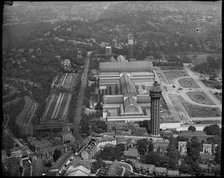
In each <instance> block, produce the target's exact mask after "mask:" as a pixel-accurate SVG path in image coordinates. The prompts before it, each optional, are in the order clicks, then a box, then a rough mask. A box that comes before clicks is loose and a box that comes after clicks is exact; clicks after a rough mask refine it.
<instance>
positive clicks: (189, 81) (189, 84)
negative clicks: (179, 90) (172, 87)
mask: <svg viewBox="0 0 224 178" xmlns="http://www.w3.org/2000/svg"><path fill="white" fill-rule="evenodd" d="M178 82H179V84H180V85H181V87H184V88H200V87H199V86H198V84H197V83H196V82H195V81H194V79H193V78H182V79H180V80H178Z"/></svg>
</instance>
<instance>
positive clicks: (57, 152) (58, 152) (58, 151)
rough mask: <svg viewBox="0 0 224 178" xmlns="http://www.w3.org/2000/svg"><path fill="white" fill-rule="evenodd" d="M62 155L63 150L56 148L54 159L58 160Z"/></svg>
mask: <svg viewBox="0 0 224 178" xmlns="http://www.w3.org/2000/svg"><path fill="white" fill-rule="evenodd" d="M60 156H61V150H59V149H56V150H54V154H53V159H54V161H57V160H58V158H60Z"/></svg>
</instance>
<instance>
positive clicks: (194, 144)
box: [179, 137, 201, 175]
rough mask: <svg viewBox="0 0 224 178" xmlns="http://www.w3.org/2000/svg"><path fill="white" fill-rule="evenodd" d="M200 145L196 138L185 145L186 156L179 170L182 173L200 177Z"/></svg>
mask: <svg viewBox="0 0 224 178" xmlns="http://www.w3.org/2000/svg"><path fill="white" fill-rule="evenodd" d="M200 150H201V143H200V142H199V141H198V140H197V137H192V138H191V140H190V142H188V143H187V156H186V157H184V161H183V164H182V165H181V166H180V168H179V170H180V171H181V172H183V173H188V174H193V175H200V174H201V168H200V167H199V159H200Z"/></svg>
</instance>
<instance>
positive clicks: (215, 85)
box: [201, 80, 222, 89]
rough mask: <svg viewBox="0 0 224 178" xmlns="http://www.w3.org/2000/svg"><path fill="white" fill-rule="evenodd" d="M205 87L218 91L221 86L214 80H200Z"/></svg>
mask: <svg viewBox="0 0 224 178" xmlns="http://www.w3.org/2000/svg"><path fill="white" fill-rule="evenodd" d="M201 81H202V82H203V83H204V84H205V85H206V86H207V87H209V88H217V89H220V88H221V87H222V86H221V84H222V83H221V84H220V83H219V82H218V81H215V80H201Z"/></svg>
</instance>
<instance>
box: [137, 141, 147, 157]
mask: <svg viewBox="0 0 224 178" xmlns="http://www.w3.org/2000/svg"><path fill="white" fill-rule="evenodd" d="M136 145H137V149H138V152H139V154H141V155H145V153H146V151H147V145H148V141H147V140H146V139H141V140H138V141H137V144H136Z"/></svg>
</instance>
